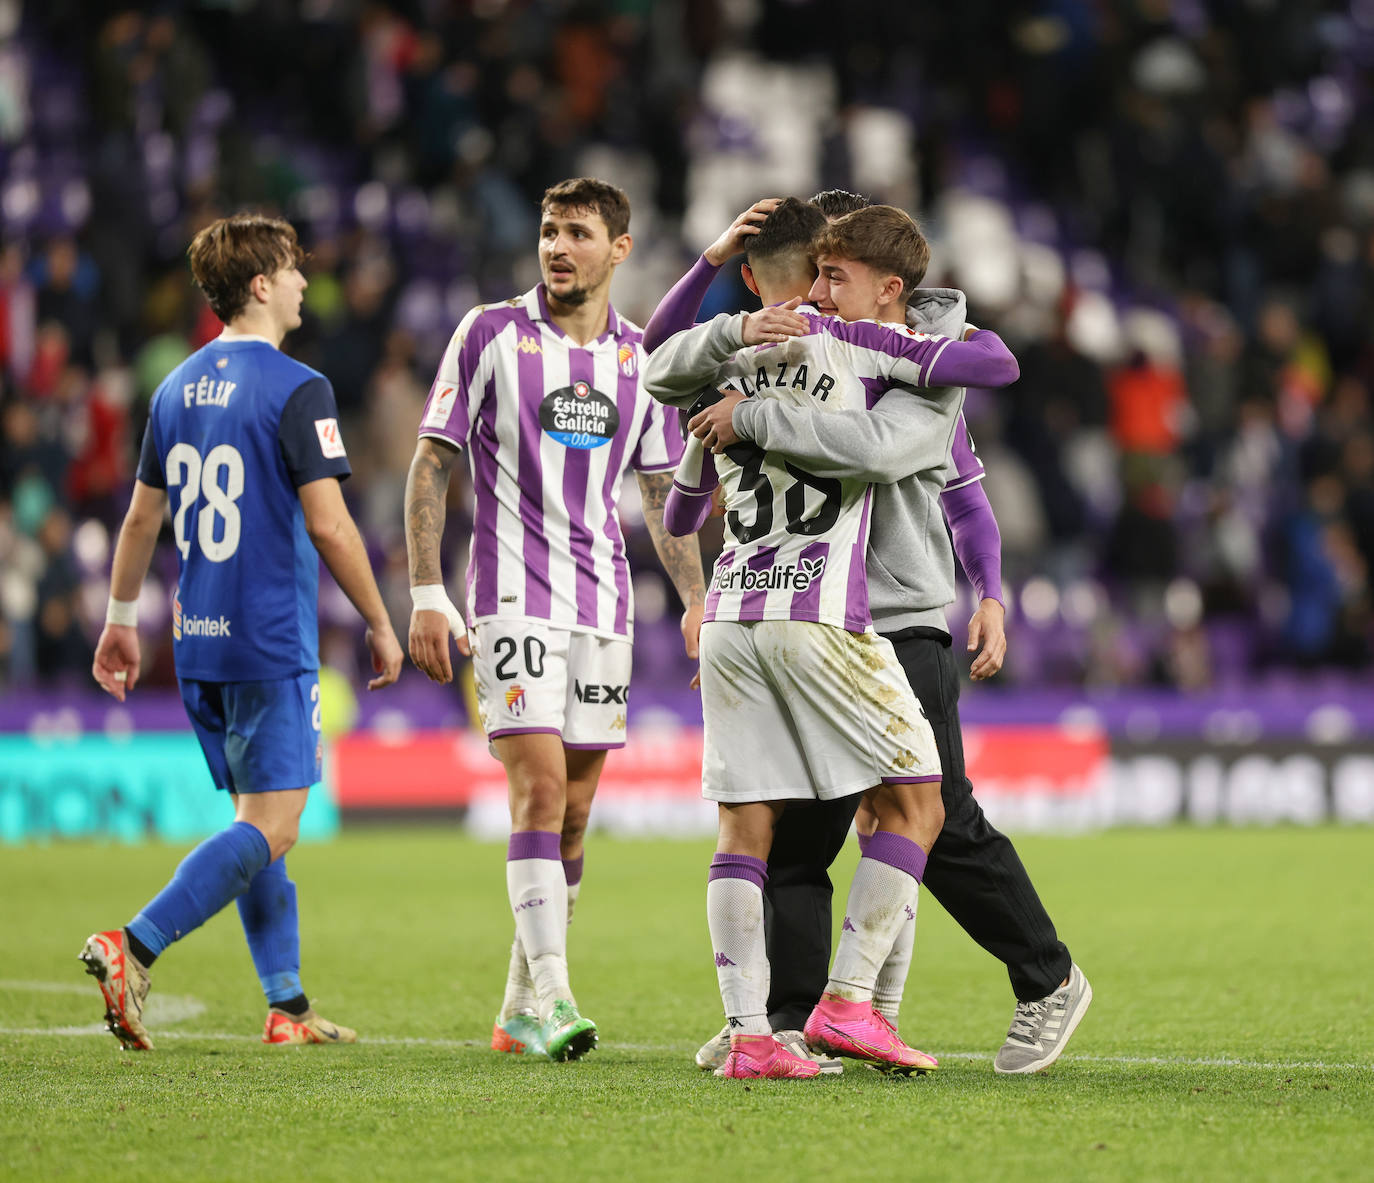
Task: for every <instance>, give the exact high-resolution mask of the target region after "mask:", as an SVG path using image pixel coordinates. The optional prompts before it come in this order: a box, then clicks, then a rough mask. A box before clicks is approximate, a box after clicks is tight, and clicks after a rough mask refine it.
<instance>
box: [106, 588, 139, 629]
mask: <svg viewBox="0 0 1374 1183" xmlns="http://www.w3.org/2000/svg"><path fill="white" fill-rule="evenodd" d="M105 623H106V624H127V625H130V626H132V627H136V626H137V625H138V601H137V600H116V599H115V598H114V596H111V597H110V602H109V603H108V604H107V605H106V606H105Z"/></svg>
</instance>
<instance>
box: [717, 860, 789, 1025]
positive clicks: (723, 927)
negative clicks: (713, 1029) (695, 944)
mask: <svg viewBox="0 0 1374 1183" xmlns="http://www.w3.org/2000/svg"><path fill="white" fill-rule="evenodd" d="M706 923H707V925H708V926H709V927H710V930H711V948H712V949H713V950H714V951H715V955H716V978H717V979H718V981H719V982H720V998H721V1002H722V1003H724V1004H725V1015H726V1018H727V1019H729V1021H730V1031H731V1034H734V1035H771V1034H772V1031H773V1029H772V1027H771V1026H769V1023H768V986H769V967H768V950H767V946H766V944H765V943H764V939H763V891H762V890H761V889H760V888H759V886H758V885H757V884H755V883H751V882H749V881H748V880H746V879H712V880H710V881H709V882H708V883H707V884H706Z"/></svg>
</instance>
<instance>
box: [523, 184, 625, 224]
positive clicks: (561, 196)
mask: <svg viewBox="0 0 1374 1183" xmlns="http://www.w3.org/2000/svg"><path fill="white" fill-rule="evenodd" d="M551 209H585V210H591V211H593V212H594V213H596V214H598V215H600V217H601V220H602V221H603V222H605V223H606V230H607V232H608V233H609V234H610V237H611V238H619V237H620V236H621V235H622V234H628V233H629V232H630V199H629V198H628V197H626V196H625V190H623V189H618V188H616V186H614V185H612V184H609V183H608V182H606V181H599V180H597V179H596V178H595V177H573V178H571V179H569V180H566V181H559V182H558V184H556V185H550V186H549V187H548V188H547V189H545V190H544V200H543V201H542V202H540V203H539V213H540V215H541V216H542V215H544V214H546V213H548V212H549V210H551Z"/></svg>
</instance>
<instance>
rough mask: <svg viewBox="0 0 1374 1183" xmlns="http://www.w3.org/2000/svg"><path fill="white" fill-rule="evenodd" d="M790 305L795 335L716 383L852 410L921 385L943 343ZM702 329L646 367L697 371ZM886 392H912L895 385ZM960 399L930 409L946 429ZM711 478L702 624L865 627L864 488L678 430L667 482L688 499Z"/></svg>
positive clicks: (734, 363)
mask: <svg viewBox="0 0 1374 1183" xmlns="http://www.w3.org/2000/svg"><path fill="white" fill-rule="evenodd" d="M797 311H798V312H799V313H801V314H802V315H803V316H805V317H806V318H807V320H808V322H809V324H810V331H809V333H808V334H807V335H806V336H804V337H795V338H792V339H790V340H789V341H787V342H785V343H782V344H778V345H761V346H756V347H754V348H752V349H751V348H745V349H740V350H739V351H738V352H736V353H735V354H734V355H733V356H731V357H730V358H729V360H727V361H726V362H725V363H724V364H723V365H721V367H720V369H719V370H718V371H717V372H716V373H715V376H714V377H713V379H712V381H713V382H714V383H715V385H716V386H718V387H721V388H723V387H725V386H733V387H735V388H736V389H738V390H741V391H743V392H744V393H745V394H747V395H749V396H750V397H751V398H770V399H782V400H786V401H790V402H792V403H796V404H800V405H807V406H812V407H815V408H816V409H817V411H819V412H825V411H840V410H853V409H860V408H864V407H867V406H871V405H872V403H873V402H874V401H876V400H877V399H878V398H879V397H881V396H882V394H883V393H884V392H885V391H886V390H888V388H889V387H893V386H904V387H908V388H920V387H924V386H925V385H926V376H927V374H928V373H929V370H930V365H931V363H932V362H933V361H934V360H935V359H936V358H937V357H938V356H939V355H940V353H941V352H942V351H943V350H944V348H945V347H946V346H947V345H948V344H949V342H950V338H948V337H943V336H927V335H926V334H923V333H917V332H915V331H914V330H912V329H909V328H907V327H906V326H904V325H897V324H886V323H880V322H877V321H856V322H852V323H846V322H844V321H842V320H840V319H839V318H837V317H830V316H822V315H820V313H818V312H816V311H815V309H812V308H808V307H802V308H799V309H798V310H797ZM709 333H710V326H709V325H703V326H699V328H697V329H693V330H689V331H688V332H686V333H681V334H678V336H676V337H674V338H672V339H670V340H669V341H667V342H665V343H664V344H663V345H662V346H660V348H659V349H658V350H656V351H655V352H654V355H653V359H652V361H651V364H650V368H651V371H653V372H654V373H655V374H656V375H657V374H659V373H661V372H663V371H664V370H667V371H669V372H671V367H672V365H673V357H674V354H675V353H678V354H679V357H680V359H681V360H682V361H683V363H684V365H683V370H684V372H691V371H692V369H693V368H695V369H697V370H699V369H700V362H701V360H702V357H701V354H699V353H698V355H697V357H696V358H695V359H694V360H693V361H691V362H688V360H687V359H688V356H689V354H690V353H691V352H693V349H692V339H693V335H694V334H695V335H696V339H697V341H699V342H701V343H702V344H705V343H706V341H707V340H708V334H709ZM651 384H652V385H654V386H655V387H656V388H657V386H658V383H657V382H651ZM889 397H893V398H909V397H922V396H920V395H917V394H915V393H912V392H909V391H904V390H897V391H893V393H892V394H891V395H890V396H889ZM961 401H962V400H958V399H952V398H950V399H946V400H944V402H943V404H942V405H941V407H940V410H941V411H942V412H943V415H944V417H946V418H947V420H948V424H949V429H950V430H951V431H952V428H953V424H954V421H955V419H956V417H957V416H958V414H959V410H960V407H959V404H960V402H961ZM717 479H718V480H719V483H720V484H721V485H722V486H723V487H724V490H725V510H726V514H725V546H724V549H723V550H722V552H721V555H720V558H719V559H718V560H717V562H716V566H715V570H714V571H713V573H712V577H711V581H710V586H709V588H708V590H707V595H706V612H705V616H704V619H705V620H708V621H710V620H810V621H818V622H820V623H824V624H833V625H838V626H839V627H841V628H845V629H849V630H852V631H862V630H864V629H866V628H868V627H869V625H870V624H871V621H872V618H871V616H870V614H869V606H868V582H867V577H866V574H865V565H866V557H867V550H868V528H869V512H870V506H871V500H872V486H870V485H869V484H868V483H867V482H866V481H864V480H860V479H854V478H849V479H845V478H837V477H818V476H815V475H813V474H811V473H808V472H806V471H804V470H803V469H801V468H800V467H798V466H797V465H796V464H793V463H792V462H790V461H788V460H786V459H785V458H784V457H783V456H782V455H781V454H779V453H776V452H765V451H763V450H762V449H760V448H759V447H757V446H756V445H754V444H751V443H747V442H742V443H740V444H737V445H735V446H733V447H731V448H729V449H727V450H726V452H725V453H724V455H723V456H712V455H711V454H710V453H708V452H706V451H705V449H704V448H703V446H702V444H701V441H700V440H698V439H697V438H696V437H695V436H692V437H689V438H688V441H687V448H686V451H685V453H684V455H683V458H682V462H681V463H680V464H679V465H678V469H677V474H676V476H675V478H674V481H675V483H676V484H677V486H678V487H679V488H680V489H681V490H682V491H683V492H684V493H688V494H691V493H699V492H700V491H701V490H702V489H705V488H710V487H713V486H714V484H715V483H716V481H717Z"/></svg>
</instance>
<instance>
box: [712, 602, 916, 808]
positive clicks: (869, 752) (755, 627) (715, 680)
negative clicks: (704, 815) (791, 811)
mask: <svg viewBox="0 0 1374 1183" xmlns="http://www.w3.org/2000/svg"><path fill="white" fill-rule="evenodd" d="M701 711H702V718H703V719H704V720H705V730H706V735H705V751H704V752H703V754H702V768H701V793H702V796H703V797H706V798H707V799H708V800H711V801H725V802H728V803H731V804H744V803H747V802H751V801H782V800H794V799H802V800H815V799H820V800H822V801H828V800H830V799H831V798H834V797H847V796H849V795H851V794H853V793H861V792H863V791H864V790H865V789H870V788H872V787H873V786H874V785H877V784H879V783H883V784H917V783H921V782H923V781H938V780H939V779H940V754H939V752H938V751H937V750H936V747H935V734H934V732H932V731H931V729H930V723H929V722H927V720H926V716H925V712H924V711H923V710H921V705H920V703H918V702H917V701H916V696H915V695H914V694H913V693H912V692H911V687H910V685H908V683H907V680H906V675H905V674H904V673H903V672H902V667H901V664H900V663H899V662H898V660H897V654H896V652H895V651H894V650H893V648H892V643H891V642H890V641H888V640H887V638H885V637H880V636H878V634H877V633H851V632H847V631H846V630H844V629H842V628H839V627H837V626H836V625H832V624H814V623H812V622H810V621H803V620H761V621H749V622H735V621H711V622H709V623H707V624H705V625H703V626H702V629H701Z"/></svg>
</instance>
